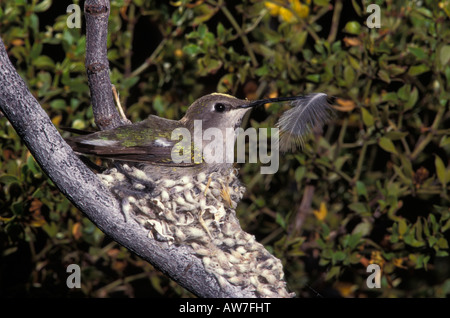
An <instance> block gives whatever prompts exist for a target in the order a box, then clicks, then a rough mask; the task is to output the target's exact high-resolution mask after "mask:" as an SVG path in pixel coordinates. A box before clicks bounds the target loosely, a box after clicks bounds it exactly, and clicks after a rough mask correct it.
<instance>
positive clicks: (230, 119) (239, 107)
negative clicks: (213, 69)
mask: <svg viewBox="0 0 450 318" xmlns="http://www.w3.org/2000/svg"><path fill="white" fill-rule="evenodd" d="M249 103H250V102H249V101H246V100H241V99H238V98H236V97H234V96H231V95H227V94H220V93H213V94H209V95H206V96H203V97H201V98H199V99H197V100H196V101H195V102H194V103H192V105H191V106H190V107H189V108H188V110H187V112H186V115H185V116H184V117H183V118H182V119H181V122H182V123H184V124H185V125H186V126H187V128H188V129H189V130H192V129H193V127H194V121H196V120H201V121H202V128H203V130H205V129H208V128H218V129H220V130H223V131H225V129H226V128H233V129H235V128H237V127H239V126H240V125H241V123H242V118H243V117H244V115H245V114H246V113H247V111H248V110H250V108H248V107H247V105H248V104H249Z"/></svg>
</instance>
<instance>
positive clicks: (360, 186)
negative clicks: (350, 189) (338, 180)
mask: <svg viewBox="0 0 450 318" xmlns="http://www.w3.org/2000/svg"><path fill="white" fill-rule="evenodd" d="M356 193H357V194H358V195H362V196H364V197H365V198H366V199H367V189H366V186H365V184H364V183H363V182H362V181H359V180H358V181H356Z"/></svg>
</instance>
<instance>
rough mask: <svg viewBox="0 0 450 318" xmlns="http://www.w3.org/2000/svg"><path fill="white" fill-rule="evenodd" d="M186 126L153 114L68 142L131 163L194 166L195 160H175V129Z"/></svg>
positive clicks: (80, 149)
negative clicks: (131, 122) (128, 123)
mask: <svg viewBox="0 0 450 318" xmlns="http://www.w3.org/2000/svg"><path fill="white" fill-rule="evenodd" d="M176 128H183V125H182V124H181V123H180V122H178V121H175V120H169V119H164V118H160V117H157V116H150V117H149V118H147V119H146V120H144V121H141V122H139V123H135V124H131V125H124V126H119V127H117V128H115V129H111V130H102V131H98V132H95V133H90V134H86V135H81V136H77V137H70V138H67V139H66V141H67V143H68V144H69V145H70V146H71V147H72V149H73V150H74V151H75V152H77V153H80V154H85V155H95V156H98V157H101V158H107V159H114V160H120V161H129V162H142V163H149V164H158V165H171V166H193V165H195V163H194V162H192V163H191V162H189V163H184V162H181V163H178V162H174V161H173V159H172V149H173V147H174V146H176V145H177V143H178V140H172V139H171V136H172V131H173V130H175V129H176Z"/></svg>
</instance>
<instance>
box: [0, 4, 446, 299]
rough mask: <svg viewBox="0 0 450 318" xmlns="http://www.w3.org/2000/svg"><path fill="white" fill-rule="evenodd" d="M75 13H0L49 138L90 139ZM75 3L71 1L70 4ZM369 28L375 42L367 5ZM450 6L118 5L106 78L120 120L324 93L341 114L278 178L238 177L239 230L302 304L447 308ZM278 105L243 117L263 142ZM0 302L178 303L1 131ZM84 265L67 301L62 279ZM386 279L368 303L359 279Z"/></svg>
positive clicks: (81, 35) (50, 7) (169, 287)
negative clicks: (143, 299) (407, 301)
mask: <svg viewBox="0 0 450 318" xmlns="http://www.w3.org/2000/svg"><path fill="white" fill-rule="evenodd" d="M70 3H71V2H68V1H67V2H65V1H51V0H43V1H38V0H28V1H26V0H21V1H17V0H15V1H12V0H3V1H2V2H1V3H0V34H1V37H2V39H3V41H4V43H5V44H6V46H7V50H8V53H9V55H10V57H11V60H12V61H13V63H14V64H15V66H16V68H17V70H18V72H19V73H20V74H21V76H22V77H23V78H24V79H25V80H26V82H27V84H28V86H29V88H30V90H31V92H32V93H33V95H34V96H36V98H37V99H38V101H39V102H40V104H41V105H42V107H44V109H45V110H46V111H47V113H48V114H49V116H50V117H51V119H52V121H53V122H54V123H55V125H56V126H57V127H63V126H65V127H75V128H93V125H94V124H93V116H92V110H91V109H90V102H89V88H88V85H87V79H86V74H85V70H84V51H85V40H86V38H85V27H84V25H83V26H82V28H81V29H77V28H73V29H70V28H68V27H67V24H66V21H67V19H68V17H69V15H70V12H69V13H66V8H67V6H68V5H69V4H70ZM73 3H75V4H77V3H79V1H73ZM371 3H375V4H378V5H379V6H380V16H381V28H369V27H368V25H367V22H366V21H367V19H368V17H369V15H370V14H371V13H372V12H371V11H369V12H367V11H366V8H367V6H368V5H369V4H371ZM449 17H450V2H449V1H448V0H445V1H433V0H423V1H395V2H394V1H379V0H374V1H370V2H369V1H363V2H360V1H356V0H347V1H328V0H316V1H314V0H311V1H309V0H308V1H306V0H302V1H299V0H273V1H258V0H251V1H250V0H247V1H226V2H225V1H224V0H217V1H215V0H198V1H189V0H179V1H170V2H169V1H166V2H165V1H143V0H128V1H127V0H112V1H111V17H110V25H109V31H110V32H109V37H108V57H109V59H110V66H111V79H112V82H113V84H114V85H115V86H116V87H117V89H118V91H119V92H120V98H121V102H122V105H123V106H125V107H126V110H127V115H128V116H129V118H130V119H131V120H132V121H138V120H142V119H144V118H145V117H146V116H148V115H149V114H156V115H160V116H164V117H167V118H174V119H178V118H180V117H181V116H182V115H183V113H184V111H185V110H186V108H187V106H188V105H189V104H190V103H191V102H192V101H194V100H195V99H196V98H198V97H200V96H202V95H204V94H207V93H209V92H213V91H219V92H224V93H229V94H233V95H235V96H237V97H239V98H249V99H255V98H261V97H267V96H271V97H273V96H285V95H299V94H306V93H309V92H325V93H327V94H329V95H333V96H335V97H336V109H337V110H338V115H337V117H336V119H335V120H334V121H333V122H332V123H330V124H329V125H328V126H327V127H326V128H325V129H324V131H323V133H321V132H317V133H315V134H314V136H313V138H311V140H309V141H308V142H307V143H306V144H305V147H304V149H303V150H302V151H300V152H298V153H293V154H286V155H283V156H281V158H280V169H279V171H278V172H277V173H276V174H274V175H261V174H260V173H259V169H260V167H259V166H258V164H243V165H241V170H240V172H241V178H242V180H243V182H244V184H245V185H246V186H247V193H246V196H245V198H244V200H243V201H242V202H241V204H240V205H239V207H238V211H237V213H238V215H239V218H240V220H241V224H242V226H243V228H244V229H246V230H247V231H248V232H250V233H252V234H255V235H256V237H257V239H258V240H259V241H260V242H262V243H263V244H264V245H265V246H266V247H267V249H269V250H270V251H271V252H273V253H274V254H275V255H276V256H277V257H279V258H280V259H281V260H282V261H283V264H284V266H285V272H286V279H287V282H288V287H289V289H290V290H291V291H294V292H296V293H297V295H298V296H300V297H318V296H323V297H445V296H448V295H449V294H450V268H449V264H450V262H449V261H450V257H449V246H448V242H449V238H450V235H449V233H450V231H449V228H450V210H449V188H450V169H449V154H450V129H449V128H448V127H450V125H449V124H450V112H449V99H450V93H449V92H450V84H449V83H450V63H449V61H450V28H449V25H450V24H449ZM285 107H286V106H285V105H269V106H268V107H266V108H264V109H257V110H254V111H253V113H252V114H251V116H250V117H249V119H248V122H247V125H252V126H254V127H273V126H274V124H275V122H276V120H277V118H278V116H279V115H280V113H281V112H282V110H284V109H285ZM0 143H1V151H0V252H1V256H0V258H1V261H0V264H1V265H0V267H1V269H0V294H2V295H9V296H18V295H34V296H55V295H57V296H69V297H70V296H88V297H114V296H116V297H129V296H158V295H159V296H166V297H167V296H177V297H180V296H189V293H188V292H187V291H185V290H183V289H182V288H181V287H179V286H177V285H176V284H175V283H173V282H171V281H170V280H169V279H167V278H165V277H164V276H163V275H162V274H160V273H159V272H158V271H155V270H154V269H153V268H152V266H150V265H149V264H147V263H145V262H143V261H142V260H140V259H139V258H138V257H136V256H135V255H133V254H131V253H130V252H129V251H127V250H125V249H124V248H122V247H120V246H119V245H117V244H116V243H115V242H113V241H111V239H109V238H108V237H106V236H105V235H104V234H103V233H102V232H100V230H99V229H97V228H96V227H95V226H94V225H93V224H92V223H91V222H90V221H89V220H87V219H86V218H85V217H84V216H83V215H82V214H81V213H80V212H79V211H77V210H76V209H75V208H74V207H73V206H72V205H71V204H70V203H69V202H68V201H67V199H65V198H64V197H63V196H62V195H61V194H60V193H59V191H58V190H57V188H56V187H55V186H54V185H53V183H52V182H51V180H49V179H48V178H47V177H46V176H45V175H44V174H43V173H42V172H41V170H40V168H39V166H38V165H37V164H36V163H35V161H34V159H33V158H32V156H30V154H29V152H28V151H27V149H26V148H25V146H24V145H23V143H22V142H21V141H20V140H19V139H18V137H17V135H16V134H15V132H14V131H13V129H12V128H11V126H10V125H9V123H8V122H7V120H6V119H5V118H1V119H0ZM71 263H76V264H79V265H80V266H81V270H82V275H81V282H82V288H81V289H78V290H77V289H75V290H70V289H68V288H67V287H66V284H65V280H66V278H67V276H68V275H69V274H68V273H66V267H67V266H68V265H69V264H71ZM372 263H375V264H378V265H380V267H381V268H382V276H381V288H375V289H369V288H368V287H367V284H366V279H367V277H368V275H369V273H367V272H366V268H367V266H368V265H369V264H372Z"/></svg>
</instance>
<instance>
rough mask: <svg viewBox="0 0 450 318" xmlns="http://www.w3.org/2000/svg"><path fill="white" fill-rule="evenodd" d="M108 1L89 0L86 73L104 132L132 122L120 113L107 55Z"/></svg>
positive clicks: (87, 10) (98, 121)
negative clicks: (116, 103) (114, 96)
mask: <svg viewBox="0 0 450 318" xmlns="http://www.w3.org/2000/svg"><path fill="white" fill-rule="evenodd" d="M109 10H110V4H109V1H108V0H97V1H95V0H86V3H85V5H84V13H85V17H86V62H85V64H86V72H87V77H88V83H89V88H90V90H91V101H92V109H93V111H94V118H95V123H96V125H97V127H98V128H99V129H100V130H105V129H112V128H115V127H117V126H121V125H123V124H127V123H128V122H126V121H124V120H123V119H122V118H121V117H120V116H119V113H118V112H117V109H116V107H115V105H114V100H113V96H112V85H111V80H110V78H109V62H108V56H107V36H108V17H109Z"/></svg>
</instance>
